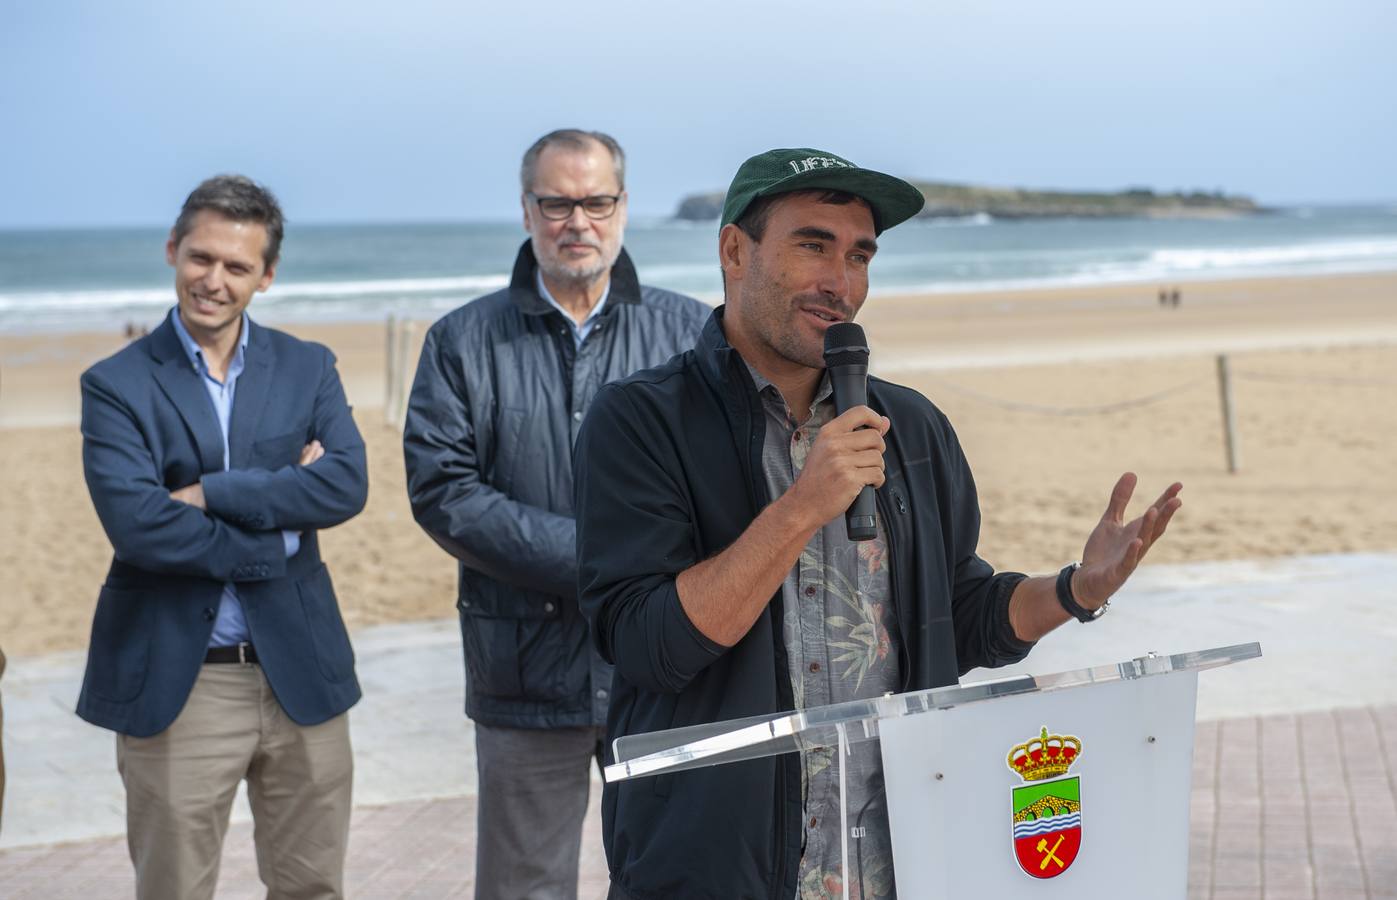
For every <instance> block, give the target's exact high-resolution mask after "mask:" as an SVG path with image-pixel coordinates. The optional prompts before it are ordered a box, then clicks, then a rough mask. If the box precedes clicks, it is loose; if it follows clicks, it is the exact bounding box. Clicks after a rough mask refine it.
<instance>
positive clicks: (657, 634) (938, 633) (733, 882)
mask: <svg viewBox="0 0 1397 900" xmlns="http://www.w3.org/2000/svg"><path fill="white" fill-rule="evenodd" d="M923 202H924V200H923V197H922V195H921V193H920V192H919V191H918V190H917V189H916V188H915V187H913V186H912V185H910V184H908V183H906V182H904V181H902V180H901V179H897V178H893V177H892V176H889V175H884V174H882V173H879V172H875V171H871V170H868V169H863V168H860V167H858V166H856V165H854V164H853V163H851V162H849V161H848V160H846V159H842V158H840V157H838V156H835V155H834V154H831V153H827V152H823V151H819V150H810V149H794V150H772V151H769V152H767V153H762V154H759V155H757V156H754V157H752V158H751V159H749V160H747V161H746V162H745V163H743V164H742V166H741V167H740V168H739V169H738V171H737V174H736V175H735V176H734V178H733V180H732V183H731V186H730V187H729V189H728V192H727V198H726V201H725V203H724V207H723V213H722V220H721V226H720V228H721V230H720V231H719V233H718V261H719V264H720V266H721V267H722V271H723V278H724V295H725V305H724V306H722V307H719V308H718V309H717V310H715V311H714V312H713V315H712V317H711V318H710V319H709V321H708V323H707V324H706V325H705V327H704V333H703V337H702V338H701V339H700V341H699V342H698V345H697V346H696V347H695V348H694V349H693V350H692V351H691V352H689V353H685V354H684V355H682V356H677V357H675V358H674V359H672V360H670V361H669V362H667V363H665V364H664V365H662V366H658V367H656V368H653V369H650V370H647V371H645V372H641V373H639V374H637V375H635V376H633V377H631V378H627V379H623V380H621V381H620V382H617V383H615V384H612V385H609V386H608V387H606V388H604V389H603V390H602V391H601V393H599V394H598V395H597V397H596V401H595V403H594V406H593V409H592V412H591V414H590V415H589V416H588V417H587V421H586V422H585V423H584V425H583V427H582V432H581V434H580V435H579V436H578V439H577V453H576V457H575V459H576V466H577V491H576V501H575V503H576V507H577V510H578V522H577V539H578V543H577V554H578V579H579V590H580V594H581V604H582V609H583V611H584V613H585V614H586V616H587V618H588V620H589V621H590V622H591V623H592V626H593V632H592V633H593V635H594V639H595V641H596V643H597V646H598V647H599V648H600V650H601V652H602V655H603V656H604V657H606V658H607V659H609V660H612V661H614V662H615V664H616V673H615V675H616V677H615V680H614V686H615V694H614V696H613V697H612V707H611V717H610V719H609V721H608V730H607V737H608V739H614V738H617V737H620V736H622V735H633V734H640V733H644V732H652V731H659V730H664V729H670V728H681V727H687V726H696V725H703V724H708V723H713V722H720V721H727V720H732V719H741V718H744V717H748V716H762V715H767V716H769V715H771V714H776V713H780V712H781V711H784V710H792V709H803V708H809V707H816V706H823V705H827V704H832V703H840V702H846V701H857V700H867V699H871V698H877V697H880V696H882V695H883V694H884V693H885V692H897V691H917V690H923V689H928V688H934V687H940V686H943V685H950V684H955V683H956V682H957V679H958V678H959V677H960V676H961V675H963V674H964V673H965V672H967V671H969V670H970V669H972V668H975V667H978V666H1002V665H1007V664H1009V663H1013V662H1017V661H1018V660H1020V659H1022V658H1024V657H1025V656H1026V655H1027V654H1028V652H1029V651H1030V650H1031V649H1032V648H1033V645H1034V642H1036V641H1037V640H1038V639H1039V638H1041V637H1043V636H1044V635H1045V634H1047V633H1048V632H1049V631H1051V630H1052V629H1054V628H1056V627H1058V626H1059V625H1061V624H1063V623H1064V622H1068V621H1070V620H1072V619H1074V618H1076V619H1078V620H1080V621H1083V622H1090V621H1093V620H1094V619H1096V618H1098V617H1099V616H1100V615H1101V614H1102V613H1104V612H1105V609H1106V604H1107V601H1108V600H1109V599H1110V597H1111V596H1112V594H1114V593H1115V592H1116V591H1117V590H1118V589H1119V588H1120V586H1121V585H1122V584H1123V583H1124V582H1125V580H1126V579H1127V578H1128V577H1129V576H1130V574H1131V572H1133V571H1134V569H1135V567H1136V565H1137V563H1138V562H1139V561H1140V559H1141V557H1143V556H1144V555H1145V553H1146V552H1147V551H1148V550H1149V549H1150V546H1151V545H1152V544H1153V543H1154V541H1155V540H1156V539H1158V538H1159V537H1160V536H1161V535H1162V534H1163V533H1164V530H1165V527H1166V526H1167V524H1168V522H1169V520H1170V517H1171V516H1173V514H1174V512H1175V511H1176V510H1177V509H1178V508H1179V505H1180V501H1179V499H1178V498H1177V496H1176V495H1177V494H1178V492H1179V490H1180V488H1181V486H1180V485H1178V484H1174V485H1171V486H1170V487H1169V488H1167V489H1166V490H1165V491H1164V492H1163V494H1162V495H1161V496H1160V497H1159V499H1158V500H1156V501H1155V502H1154V503H1153V504H1152V505H1150V506H1149V507H1148V509H1147V510H1146V512H1145V513H1144V514H1143V515H1142V516H1140V517H1139V518H1136V519H1134V520H1133V521H1127V520H1126V519H1125V516H1124V513H1125V510H1126V506H1127V504H1128V503H1129V501H1130V498H1131V495H1132V493H1133V492H1134V489H1135V483H1136V480H1135V477H1134V476H1133V475H1130V474H1126V475H1123V476H1122V477H1121V478H1120V479H1119V480H1118V481H1117V482H1116V484H1115V487H1114V489H1113V490H1112V491H1111V496H1110V500H1109V502H1108V503H1107V505H1106V510H1105V512H1104V513H1103V515H1102V516H1101V519H1100V520H1099V522H1098V523H1097V524H1096V526H1095V528H1094V530H1093V531H1092V532H1091V534H1090V536H1089V537H1088V538H1087V540H1086V542H1085V546H1084V548H1083V550H1082V556H1081V564H1080V565H1078V564H1076V563H1072V564H1069V565H1067V566H1065V567H1063V569H1062V570H1061V571H1060V572H1057V573H1054V574H1052V575H1041V576H1037V577H1032V578H1030V577H1027V576H1025V575H1022V574H1019V573H1016V572H1008V571H998V572H997V571H995V570H994V568H992V567H991V566H990V564H989V563H987V562H986V561H984V560H983V559H981V558H980V557H979V556H978V555H977V553H976V547H977V542H978V539H979V529H980V510H979V504H978V501H977V499H976V491H975V484H974V480H973V479H972V477H971V474H970V467H969V464H968V463H967V461H966V458H965V455H964V453H963V452H962V449H961V446H960V444H959V442H958V440H957V439H956V435H955V432H954V431H953V430H952V428H951V425H950V423H949V422H948V421H947V420H946V417H945V416H944V415H943V414H942V413H941V411H940V410H938V409H937V408H936V407H935V406H933V405H932V404H931V402H930V401H928V400H927V399H926V398H925V397H923V396H922V395H921V394H918V393H917V392H916V391H913V390H910V389H908V388H905V387H901V386H899V385H895V384H891V383H888V382H886V381H882V380H881V379H877V378H871V379H869V380H868V403H867V405H860V406H853V407H852V408H850V409H848V410H847V411H845V412H844V413H843V414H841V415H836V414H835V411H836V407H835V400H834V397H833V396H832V386H831V383H830V379H829V377H828V376H827V375H826V371H825V361H824V342H825V336H826V330H827V329H830V328H832V327H834V326H835V323H847V322H850V321H852V320H853V319H854V317H855V316H856V315H857V314H858V312H859V310H860V308H862V306H863V304H864V301H865V299H866V298H867V296H868V289H869V272H870V266H871V265H872V263H873V260H874V257H875V254H876V253H877V252H878V237H879V236H880V234H881V233H882V232H883V231H885V230H886V229H888V228H891V227H893V226H895V225H897V224H899V223H900V222H903V221H905V220H907V219H909V218H911V217H912V216H913V215H915V214H916V213H917V212H918V211H919V210H920V209H921V208H922V205H923ZM840 339H841V340H859V339H860V338H859V337H858V336H857V335H855V336H852V337H844V336H841V337H840ZM845 349H846V351H847V350H848V348H845ZM853 355H857V354H853ZM1064 440H1071V435H1067V434H1065V435H1064ZM1025 452H1032V450H1031V449H1026V450H1025ZM865 486H871V487H874V488H876V489H877V490H876V495H877V510H876V514H875V515H874V516H871V517H870V518H871V519H872V520H873V521H871V522H869V523H867V524H868V525H869V526H870V527H869V529H868V530H869V531H870V532H872V533H871V534H870V535H869V536H868V539H867V540H858V541H855V540H852V539H851V537H850V535H849V531H848V529H847V528H846V522H845V512H846V510H848V509H849V506H850V504H851V502H852V501H853V500H854V498H855V497H856V496H857V495H858V494H859V492H860V491H861V490H862V489H863V488H864V487H865ZM845 780H847V786H846V785H845V783H844V782H845ZM840 798H843V801H844V802H845V804H847V805H846V807H845V808H847V809H848V810H850V811H851V813H850V814H851V817H852V815H853V814H855V813H857V814H858V815H859V817H860V819H861V822H860V825H861V827H860V829H859V831H858V833H856V834H853V835H849V836H850V837H852V840H850V841H849V853H850V858H851V859H854V858H857V859H858V860H859V868H858V870H857V871H856V872H846V871H844V866H843V853H842V847H841V844H842V838H843V836H844V834H845V833H844V832H842V830H841V825H840V818H841V816H840ZM864 813H866V815H865V814H864ZM602 822H603V825H602V828H603V834H604V837H605V841H606V850H607V860H608V863H609V868H610V872H611V876H612V886H611V894H610V896H611V897H612V898H652V897H691V898H697V897H703V898H730V897H762V898H778V897H779V898H793V897H800V898H802V900H805V898H830V897H838V896H840V895H841V892H842V891H843V890H845V889H848V891H849V896H853V897H860V898H863V900H875V898H887V897H892V896H894V894H895V892H896V886H895V883H894V882H895V879H894V873H893V869H892V852H891V835H890V833H889V826H888V819H887V806H886V801H885V799H884V797H883V771H882V761H881V757H880V756H879V750H878V746H877V744H876V743H873V742H866V743H861V744H855V745H853V747H852V748H851V751H850V754H849V756H848V757H846V759H845V760H844V761H841V760H838V759H836V758H835V756H834V753H833V751H832V750H830V749H827V748H815V749H811V750H808V751H805V752H801V753H789V754H785V755H782V756H779V757H774V758H770V759H754V760H750V761H747V762H736V763H732V764H729V765H718V766H711V767H706V768H696V769H691V770H688V771H681V772H675V773H672V774H666V775H663V776H661V777H658V778H647V779H639V780H635V781H622V782H616V783H612V784H608V785H607V786H606V788H605V791H604V794H603V801H602ZM850 882H852V884H850Z"/></svg>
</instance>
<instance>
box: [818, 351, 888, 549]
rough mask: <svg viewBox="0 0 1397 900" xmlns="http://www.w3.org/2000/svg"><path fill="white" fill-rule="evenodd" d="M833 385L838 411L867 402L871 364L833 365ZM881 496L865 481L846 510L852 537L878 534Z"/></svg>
mask: <svg viewBox="0 0 1397 900" xmlns="http://www.w3.org/2000/svg"><path fill="white" fill-rule="evenodd" d="M826 371H828V372H829V382H830V387H831V388H832V389H833V391H834V412H835V415H843V414H844V413H845V412H847V411H848V410H850V409H853V408H854V407H855V406H867V405H868V366H867V365H860V366H830V367H829V369H827V370H826ZM877 514H878V500H877V497H876V496H875V495H874V493H873V485H871V484H866V485H864V486H863V488H862V489H861V490H860V491H859V494H858V496H857V497H855V498H854V502H853V504H851V505H850V507H849V509H848V511H847V512H845V513H844V528H845V530H846V531H847V532H848V535H849V540H851V541H871V540H873V539H874V538H875V537H877V536H878V525H877V518H876V517H877Z"/></svg>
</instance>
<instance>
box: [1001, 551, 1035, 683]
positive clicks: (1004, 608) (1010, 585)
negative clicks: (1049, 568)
mask: <svg viewBox="0 0 1397 900" xmlns="http://www.w3.org/2000/svg"><path fill="white" fill-rule="evenodd" d="M1027 577H1028V576H1027V575H1023V574H1021V573H1019V572H1000V573H999V574H998V575H996V576H995V578H994V604H993V609H994V648H993V649H994V655H995V665H997V666H1008V665H1012V664H1013V663H1016V662H1018V661H1019V660H1021V659H1023V658H1024V657H1025V656H1028V651H1030V650H1032V649H1033V648H1034V646H1035V645H1036V644H1037V642H1036V641H1024V640H1020V639H1019V637H1018V635H1016V634H1014V626H1013V623H1011V622H1010V621H1009V601H1010V600H1011V599H1012V598H1013V596H1014V588H1016V587H1018V586H1019V582H1021V581H1023V580H1024V579H1025V578H1027Z"/></svg>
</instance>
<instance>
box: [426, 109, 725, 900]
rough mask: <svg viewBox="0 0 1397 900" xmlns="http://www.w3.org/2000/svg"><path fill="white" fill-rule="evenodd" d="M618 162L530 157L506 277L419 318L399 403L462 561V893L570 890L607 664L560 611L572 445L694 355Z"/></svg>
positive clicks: (571, 151) (588, 137) (690, 331)
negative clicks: (472, 881)
mask: <svg viewBox="0 0 1397 900" xmlns="http://www.w3.org/2000/svg"><path fill="white" fill-rule="evenodd" d="M625 167H626V159H625V154H624V153H623V152H622V150H621V147H620V146H619V145H618V144H617V143H616V141H615V140H614V139H613V138H611V137H609V136H608V135H605V134H602V133H600V132H595V131H578V130H574V129H564V130H559V131H554V132H551V133H549V134H546V135H544V136H543V137H541V138H539V139H538V141H536V142H535V143H534V144H533V146H531V147H530V148H529V149H528V151H527V152H526V153H525V154H524V159H523V164H522V166H521V167H520V182H521V185H520V186H521V188H522V193H521V195H520V198H519V199H520V203H521V205H522V206H523V214H524V230H525V231H527V232H528V235H529V237H528V239H527V240H526V241H525V242H524V245H523V246H522V247H521V248H520V249H519V254H518V256H517V257H516V258H515V260H514V274H513V277H512V278H511V280H510V285H509V287H508V288H505V289H504V290H501V291H498V292H496V293H494V294H490V295H489V296H486V297H482V298H480V299H479V300H475V301H473V302H471V303H469V304H467V305H465V306H462V307H461V308H459V309H457V310H455V311H454V312H452V313H449V314H448V315H446V316H445V317H444V318H442V319H441V320H440V321H439V322H437V323H436V324H435V325H434V326H433V327H432V329H431V330H430V331H429V332H428V333H427V338H426V342H425V344H424V346H423V348H422V357H421V361H420V363H419V365H418V369H417V377H416V380H415V381H414V382H413V386H412V395H411V398H410V400H409V405H408V413H407V424H406V428H405V430H404V433H403V453H404V456H405V458H406V462H407V485H408V494H409V497H410V498H411V501H412V511H413V515H414V516H416V518H417V522H418V523H419V524H420V525H421V526H422V527H423V528H424V529H425V530H426V532H427V533H428V534H429V535H431V536H432V538H433V539H434V540H435V541H436V542H437V543H438V544H440V545H441V546H442V548H443V549H444V550H446V552H448V553H450V554H451V555H452V556H454V557H455V558H456V560H457V561H458V563H459V575H460V589H459V594H458V596H457V600H456V607H457V609H458V610H459V612H460V619H461V637H462V641H463V643H464V647H465V669H466V715H468V716H469V717H470V718H471V719H472V720H473V721H474V722H475V744H476V767H477V771H478V773H479V779H480V794H479V801H478V802H479V805H478V807H477V814H476V818H477V823H478V824H477V829H476V835H477V838H476V840H477V845H476V857H475V858H476V893H475V896H476V897H478V898H501V900H505V898H519V897H530V898H564V897H567V898H570V897H575V896H576V892H577V870H578V855H579V848H580V841H581V835H582V821H583V816H584V814H585V812H586V809H587V791H588V786H589V779H588V771H589V769H590V767H591V764H592V761H593V760H597V762H598V764H600V761H601V759H602V752H603V748H602V737H603V726H604V725H605V722H606V711H607V703H608V700H609V699H610V692H611V667H610V666H609V665H607V664H606V663H605V662H603V661H602V659H601V658H600V657H599V656H598V655H597V653H596V651H595V650H594V649H592V646H591V642H590V641H589V639H588V637H587V623H586V622H585V621H584V620H583V618H582V614H581V612H580V611H579V610H578V607H577V554H576V548H575V545H574V540H573V536H574V526H573V506H572V480H573V474H572V444H573V440H574V439H575V438H576V436H577V431H578V429H579V428H580V427H581V424H582V420H583V417H584V416H585V415H586V413H587V409H588V407H589V406H590V405H591V402H592V397H593V396H594V395H595V394H596V392H597V391H598V390H599V389H600V388H601V386H602V385H604V384H606V383H607V382H609V381H612V380H614V379H616V378H620V377H622V376H624V375H628V374H630V373H631V372H634V371H635V370H636V369H641V368H644V367H646V366H651V365H655V364H656V363H660V362H663V361H664V360H666V359H668V358H669V357H671V356H673V355H674V354H676V353H679V352H682V351H684V350H687V349H688V348H690V347H692V346H693V344H694V341H695V340H696V339H697V337H698V334H699V330H700V328H702V326H703V321H704V319H705V318H706V317H707V315H708V307H706V306H704V305H703V304H701V303H699V302H698V301H696V300H693V299H691V298H689V297H685V296H682V295H680V294H675V293H672V292H670V291H665V290H660V289H659V288H653V287H647V286H645V285H642V284H640V283H639V281H638V280H637V278H636V272H635V266H634V265H633V264H632V263H631V259H630V256H629V255H628V254H627V253H626V251H625V249H624V248H623V246H622V241H623V238H624V234H625V227H626V184H625Z"/></svg>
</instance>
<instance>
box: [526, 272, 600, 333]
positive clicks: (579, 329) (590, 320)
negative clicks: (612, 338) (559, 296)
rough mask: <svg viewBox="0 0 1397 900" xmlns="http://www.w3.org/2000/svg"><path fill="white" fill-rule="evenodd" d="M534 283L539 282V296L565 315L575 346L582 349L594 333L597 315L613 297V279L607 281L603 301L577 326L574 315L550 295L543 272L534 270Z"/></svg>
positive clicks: (598, 302)
mask: <svg viewBox="0 0 1397 900" xmlns="http://www.w3.org/2000/svg"><path fill="white" fill-rule="evenodd" d="M534 281H536V282H538V295H539V296H540V297H542V298H543V299H544V300H547V301H548V305H549V306H551V307H553V308H554V309H556V310H557V311H558V312H560V313H562V314H563V321H564V322H567V323H568V327H569V328H571V329H572V343H573V346H574V347H581V346H582V342H583V341H585V340H587V335H589V334H591V333H592V328H593V326H595V325H596V324H597V315H598V314H599V313H601V309H602V307H603V306H605V305H606V298H607V297H610V296H611V279H609V278H608V279H607V281H606V290H604V291H602V293H601V299H599V300H598V301H597V305H596V306H594V307H592V311H591V312H589V313H587V318H585V319H583V320H582V324H581V325H578V324H577V320H576V319H574V318H573V317H572V313H570V312H568V311H567V310H565V309H563V307H562V305H561V304H559V303H558V301H557V300H554V299H553V295H552V294H550V293H548V285H546V284H544V283H543V272H541V271H539V270H537V269H536V270H534Z"/></svg>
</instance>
